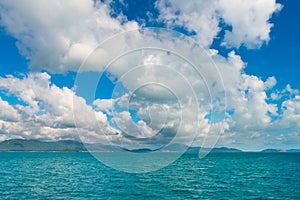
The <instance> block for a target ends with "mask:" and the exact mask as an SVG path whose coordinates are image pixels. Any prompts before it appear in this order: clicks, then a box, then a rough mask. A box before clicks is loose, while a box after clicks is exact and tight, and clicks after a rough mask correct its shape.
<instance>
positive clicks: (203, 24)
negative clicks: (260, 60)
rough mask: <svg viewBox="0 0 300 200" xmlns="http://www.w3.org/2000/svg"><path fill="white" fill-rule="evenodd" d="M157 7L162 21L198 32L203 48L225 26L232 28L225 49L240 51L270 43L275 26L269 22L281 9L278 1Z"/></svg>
mask: <svg viewBox="0 0 300 200" xmlns="http://www.w3.org/2000/svg"><path fill="white" fill-rule="evenodd" d="M156 7H157V8H158V10H159V12H160V16H159V19H160V20H161V21H164V22H166V23H167V24H168V25H169V26H171V27H174V26H179V27H184V28H186V29H187V30H188V31H189V32H194V33H195V38H197V41H198V42H199V43H200V44H201V45H203V46H210V45H211V44H212V42H213V39H214V38H215V37H216V36H217V35H218V33H219V32H220V31H221V30H222V28H223V26H225V25H226V26H229V27H230V28H229V29H228V30H225V36H224V39H223V45H225V46H227V47H236V48H239V47H240V46H241V45H245V46H246V47H248V48H257V47H260V46H261V45H262V44H263V43H264V42H268V41H269V40H270V36H269V33H270V30H271V28H272V26H273V25H272V24H271V23H270V22H269V19H270V18H271V16H272V14H273V13H275V12H277V11H279V10H280V9H281V5H280V4H277V3H276V1H275V0H253V1H244V0H232V1H228V0H217V1H204V0H200V1H198V0H192V1H187V2H185V1H180V0H173V1H169V0H159V1H157V3H156ZM222 23H223V25H220V24H222Z"/></svg>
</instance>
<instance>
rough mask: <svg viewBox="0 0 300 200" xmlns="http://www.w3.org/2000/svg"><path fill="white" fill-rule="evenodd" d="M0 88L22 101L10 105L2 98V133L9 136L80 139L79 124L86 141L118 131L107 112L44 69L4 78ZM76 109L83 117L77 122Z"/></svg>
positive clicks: (0, 102) (0, 101)
mask: <svg viewBox="0 0 300 200" xmlns="http://www.w3.org/2000/svg"><path fill="white" fill-rule="evenodd" d="M0 89H1V90H2V91H6V95H7V96H14V97H17V98H19V101H20V102H22V103H21V104H16V105H9V104H8V102H7V101H4V100H2V99H1V100H0V104H1V112H0V120H1V133H2V134H6V135H7V137H9V138H15V137H22V138H39V139H46V140H55V139H64V138H65V139H68V138H72V139H74V138H78V135H77V131H76V127H77V128H78V129H79V130H80V131H83V135H81V136H82V139H83V140H91V139H93V138H96V139H97V138H101V139H104V138H103V137H102V136H103V133H104V132H105V133H106V134H116V133H118V130H116V129H114V128H112V127H111V126H110V125H109V123H108V120H107V118H106V115H105V114H103V113H102V112H101V111H94V110H93V109H92V107H91V106H89V105H87V104H86V101H85V99H83V98H82V97H79V96H77V95H76V94H75V93H74V91H73V90H71V89H69V88H67V87H63V88H59V87H57V86H56V85H55V84H51V82H50V75H49V74H47V73H45V72H44V73H31V74H29V75H28V76H26V77H23V78H16V77H13V76H7V77H5V78H3V77H1V78H0ZM24 104H26V105H24ZM73 105H75V107H76V109H73V108H74V107H73ZM73 112H77V114H78V115H80V116H81V118H78V119H79V120H77V121H76V122H77V123H76V124H75V122H74V117H73ZM93 118H95V120H92V119H93ZM95 122H97V123H95ZM99 126H100V127H101V129H99ZM85 134H86V135H85Z"/></svg>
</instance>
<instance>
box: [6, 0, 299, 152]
mask: <svg viewBox="0 0 300 200" xmlns="http://www.w3.org/2000/svg"><path fill="white" fill-rule="evenodd" d="M119 3H120V4H122V5H124V6H125V7H126V2H124V1H120V2H119ZM113 5H114V4H113V3H112V2H111V1H104V2H100V1H99V2H95V1H92V0H90V1H82V0H74V1H34V0H31V1H30V0H27V1H16V0H10V1H9V0H4V1H1V3H0V13H1V14H0V17H1V25H2V26H3V27H4V29H5V30H6V32H7V34H9V35H11V36H12V37H14V38H15V39H16V40H17V43H16V45H17V47H18V49H19V52H20V54H21V55H22V56H24V57H25V58H26V59H27V60H28V61H29V69H30V71H29V72H28V74H27V75H24V76H16V75H15V76H13V75H7V76H5V77H0V94H1V95H0V106H1V111H0V140H5V139H10V138H35V139H43V140H59V139H74V138H77V137H78V136H77V135H76V134H75V133H76V127H77V129H78V131H79V132H80V139H82V140H84V141H86V142H95V141H97V142H101V141H106V140H109V141H110V140H111V141H116V143H120V144H128V145H133V146H138V147H140V146H143V145H146V146H147V145H150V143H151V144H158V143H159V144H167V143H168V142H169V141H170V140H171V139H172V137H174V133H175V132H176V131H178V130H179V132H180V136H181V137H179V140H180V141H182V142H183V143H185V142H186V141H191V138H192V137H193V136H191V132H193V130H194V128H195V127H199V130H198V131H199V133H198V136H197V138H198V140H199V141H203V139H204V138H206V139H207V138H208V140H209V139H210V138H212V141H214V140H215V139H216V138H217V137H218V136H219V133H221V136H220V140H219V143H218V145H220V146H234V147H238V148H242V149H261V148H265V147H279V148H299V147H300V133H299V131H298V130H299V128H300V94H299V91H298V90H297V89H293V88H291V86H290V85H289V84H288V83H287V86H286V88H285V89H283V90H277V89H276V82H277V81H276V78H275V77H269V78H267V79H266V80H262V79H261V78H259V77H257V76H254V75H249V74H246V73H245V71H244V69H245V68H246V67H247V66H246V63H245V62H244V61H243V59H242V57H241V56H240V55H237V53H236V51H235V50H236V49H238V48H240V47H245V48H248V49H259V48H261V46H262V45H263V44H267V43H268V42H269V41H270V32H271V28H272V26H274V24H272V23H270V21H269V20H270V18H271V17H272V15H273V14H274V13H277V12H280V10H281V9H282V5H280V4H278V3H276V1H275V0H253V1H244V0H234V1H233V0H216V1H198V0H195V1H194V0H193V1H187V2H184V1H180V0H174V1H168V0H157V1H156V2H154V3H153V12H154V11H155V12H157V13H158V14H157V15H153V13H151V12H150V13H147V18H145V19H143V20H141V19H136V20H134V19H132V20H128V17H127V16H126V15H124V13H123V12H116V8H115V7H114V6H113ZM54 12H55V14H53V13H54ZM147 21H151V22H156V23H157V24H159V26H160V27H167V28H169V29H178V28H179V29H180V30H183V31H184V32H186V33H187V34H188V35H189V36H190V37H191V38H193V39H194V40H195V41H196V42H197V43H198V44H199V45H200V46H202V47H203V48H204V49H206V50H207V52H209V54H210V56H211V58H212V59H213V61H214V63H215V65H216V66H217V67H218V69H219V72H220V74H221V76H222V80H218V79H216V78H215V77H216V71H214V70H212V69H211V68H205V69H203V70H204V72H203V73H204V74H205V78H206V81H207V82H208V84H210V85H213V87H214V88H215V92H216V94H215V95H216V96H217V94H219V93H222V92H225V93H226V101H227V103H226V105H227V107H226V111H224V112H225V119H224V120H222V121H216V122H212V121H210V120H209V119H208V117H207V116H209V115H210V113H211V109H210V107H209V104H208V103H207V102H206V101H205V100H207V99H208V95H209V94H208V93H207V92H205V91H204V89H203V88H205V86H204V85H205V84H204V82H203V80H200V79H199V77H197V76H196V75H195V72H194V71H193V70H190V66H188V65H185V63H183V62H182V60H178V59H177V60H176V58H175V57H174V56H173V57H172V55H170V54H162V53H158V52H153V51H145V52H144V53H143V55H142V56H140V55H139V54H132V55H130V56H129V57H127V59H125V60H122V59H119V60H118V61H117V62H116V63H114V64H113V65H112V66H111V67H110V68H109V69H106V72H107V73H109V74H111V75H112V76H113V77H111V78H112V79H118V80H119V82H121V83H122V89H124V88H126V89H127V90H134V89H135V88H137V87H138V86H140V85H141V84H143V83H144V82H145V81H148V82H155V83H162V84H164V83H165V84H168V85H170V87H171V88H174V90H175V91H176V96H177V97H178V96H179V97H182V98H181V99H182V101H181V102H180V103H181V105H180V106H179V105H178V103H176V102H174V101H173V96H174V95H173V94H171V93H169V92H168V91H167V90H164V89H162V88H161V87H144V88H141V89H139V90H136V92H135V95H134V96H133V97H132V98H130V99H129V95H128V93H126V92H125V93H124V94H119V95H118V96H115V97H112V98H110V99H99V98H98V99H94V101H93V102H91V103H89V102H88V100H87V99H85V98H84V97H83V96H82V95H81V94H78V93H77V92H76V88H75V87H74V88H68V87H58V86H57V85H56V84H55V83H54V82H51V76H53V75H55V74H60V73H64V74H68V73H71V72H77V71H78V69H79V66H80V65H81V64H82V62H83V61H84V59H85V58H86V57H87V56H88V55H95V57H94V58H93V59H89V61H91V62H90V63H88V67H87V68H85V70H84V71H83V72H82V73H85V72H96V73H99V72H102V71H103V70H104V69H105V64H107V62H108V61H109V60H110V59H112V58H111V57H110V56H111V55H110V54H111V52H115V54H117V53H118V52H122V51H126V49H130V48H134V47H135V45H137V44H138V45H137V46H147V45H148V46H149V45H154V44H155V45H157V46H167V47H172V49H174V50H175V51H177V52H179V53H182V52H184V53H183V54H186V55H189V57H190V58H191V59H192V60H194V61H195V63H196V64H199V65H201V64H203V63H205V62H207V60H206V59H205V56H201V55H199V54H197V52H198V51H196V50H195V49H197V47H194V48H192V47H190V46H189V45H183V47H182V46H176V44H177V43H176V41H172V40H170V39H168V37H164V36H166V35H161V36H160V38H155V37H150V39H149V38H144V35H143V34H142V33H137V35H134V37H132V38H129V39H128V38H126V39H125V38H122V37H121V39H120V40H118V41H115V44H113V45H111V46H110V47H109V48H108V49H106V51H100V53H101V56H99V55H100V54H95V51H94V50H95V48H96V47H98V45H99V44H101V43H102V42H104V41H106V40H108V39H109V38H110V37H112V36H114V35H115V34H118V33H124V32H126V31H132V30H136V29H138V28H142V27H144V26H146V24H147ZM275 26H276V24H275ZM217 38H218V39H220V38H221V43H220V46H221V47H223V48H227V49H230V50H231V51H230V52H229V53H228V54H227V55H225V56H224V55H221V54H220V53H219V52H218V49H217V48H215V47H214V48H212V44H213V42H214V41H215V39H217ZM147 39H149V40H147ZM187 47H190V48H187ZM100 50H103V49H100ZM107 50H109V51H107ZM91 53H92V54H91ZM137 60H139V61H140V62H137ZM166 63H167V65H168V66H172V67H171V68H172V70H174V73H173V72H172V73H170V69H169V68H166V69H165V70H166V71H165V73H164V71H163V70H164V69H163V68H157V67H155V66H160V65H166ZM139 65H145V66H147V67H143V68H137V69H136V70H135V71H134V72H132V73H131V75H129V76H128V77H127V78H123V79H122V77H123V75H124V73H126V72H128V71H130V70H133V69H132V66H139ZM7 67H10V66H7ZM176 72H180V74H181V75H183V76H185V77H188V83H189V85H192V87H193V88H194V91H196V94H195V95H196V96H197V97H198V99H201V98H200V97H202V98H203V99H204V100H203V101H201V103H202V107H201V108H197V109H191V108H193V104H192V103H191V100H190V98H189V97H190V96H189V94H190V93H189V92H190V91H189V90H188V89H187V88H188V87H187V85H186V84H185V83H184V81H185V80H184V79H180V78H179V77H180V76H179V75H178V74H177V73H176ZM174 77H177V78H175V79H174ZM112 82H113V81H112ZM223 84H224V88H222V87H221V85H223ZM172 95H173V96H172ZM129 101H131V105H127V104H126V102H129ZM198 103H199V102H198ZM191 105H192V106H191ZM203 105H205V106H203ZM74 106H75V107H76V115H77V116H79V117H77V120H76V124H75V123H74V119H73V109H74ZM121 107H125V108H128V109H127V110H124V109H121ZM179 107H183V109H181V111H182V113H184V116H185V117H184V120H183V121H182V124H183V125H182V126H179V122H178V119H179V118H180V117H181V116H182V113H179V112H178V110H180V109H179ZM223 109H224V108H223ZM113 111H114V113H112V112H113ZM133 111H134V113H133ZM151 113H152V114H151ZM151 115H153V116H155V117H151ZM166 115H168V117H166ZM90 116H95V119H96V121H94V120H90V118H91V117H90ZM149 116H150V117H149ZM134 118H135V119H134ZM180 119H182V118H180ZM95 122H96V123H95ZM118 127H119V128H118ZM162 127H163V130H164V131H161V130H162ZM179 127H180V129H179ZM120 128H121V129H120ZM99 131H100V132H105V134H99ZM124 132H126V133H130V134H131V135H130V134H129V135H128V134H125V133H124ZM157 133H159V134H157ZM155 134H157V135H156V136H155V137H154V138H152V140H151V141H150V143H149V140H143V138H147V137H151V136H154V135H155ZM206 136H208V137H206ZM132 137H136V138H138V139H136V140H132ZM195 144H202V143H201V142H198V143H197V140H196V142H195Z"/></svg>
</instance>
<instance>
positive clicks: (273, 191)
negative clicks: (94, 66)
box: [0, 152, 300, 200]
mask: <svg viewBox="0 0 300 200" xmlns="http://www.w3.org/2000/svg"><path fill="white" fill-rule="evenodd" d="M110 154H112V155H113V153H110ZM162 154H164V156H166V155H167V154H168V153H167V152H162ZM0 199H112V200H114V199H118V200H120V199H300V153H212V154H209V155H208V156H207V157H205V158H203V159H199V158H198V155H197V154H195V153H186V154H184V155H183V156H182V157H181V158H179V159H178V160H177V161H175V162H174V163H172V164H171V165H169V166H167V167H165V168H162V169H160V170H158V171H154V172H149V173H142V174H130V173H125V172H121V171H117V170H114V169H112V168H109V167H107V166H105V165H103V164H102V163H100V162H99V161H98V160H96V159H95V158H94V157H93V156H91V155H90V154H89V153H87V152H1V153H0Z"/></svg>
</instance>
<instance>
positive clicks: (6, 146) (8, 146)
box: [0, 139, 300, 153]
mask: <svg viewBox="0 0 300 200" xmlns="http://www.w3.org/2000/svg"><path fill="white" fill-rule="evenodd" d="M124 150H125V151H130V152H134V153H147V152H152V151H160V152H195V153H196V152H199V150H204V151H209V152H211V153H235V152H243V151H242V150H239V149H235V148H227V147H220V148H212V149H208V148H201V147H188V146H186V145H184V144H171V145H167V146H165V147H164V148H163V149H156V150H152V149H147V148H143V149H125V148H121V147H116V146H110V145H104V144H83V143H82V142H80V141H76V140H60V141H54V142H45V141H40V140H24V139H11V140H5V141H3V142H0V151H2V152H3V151H56V152H84V151H99V152H118V151H124ZM260 152H261V153H278V152H300V149H288V150H282V149H265V150H262V151H260Z"/></svg>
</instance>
